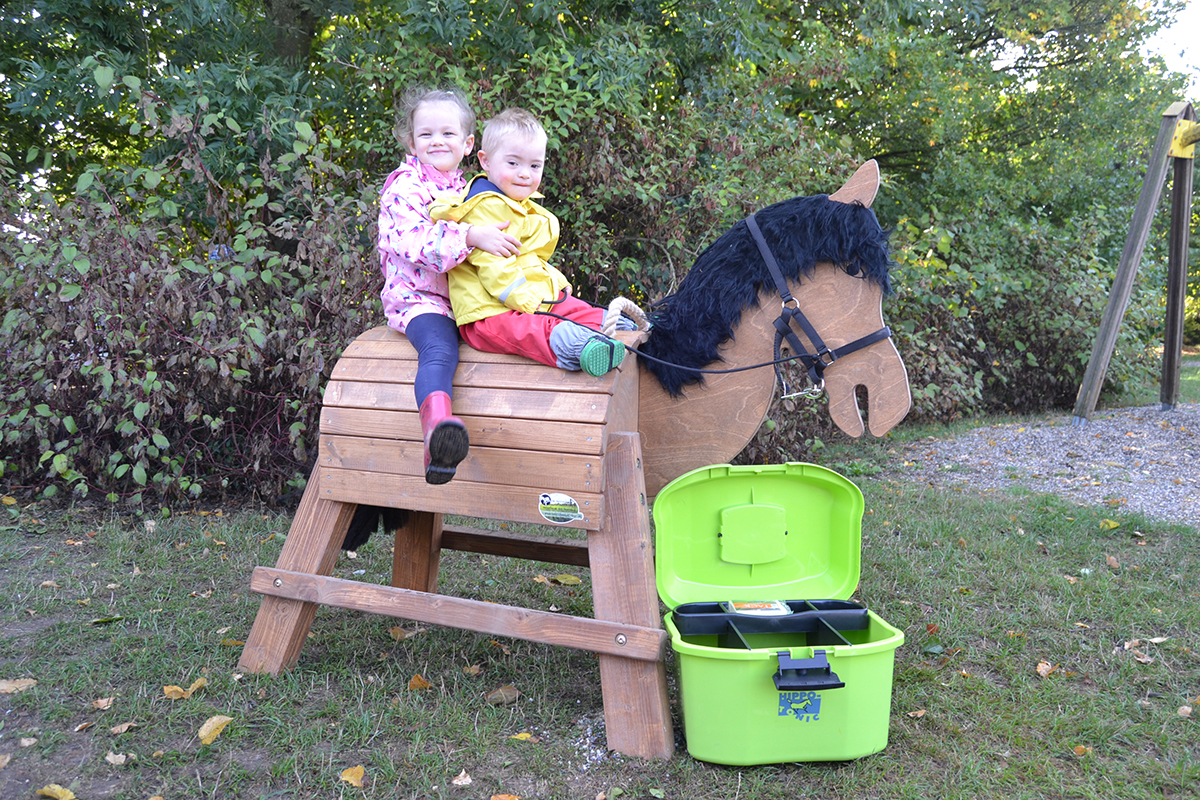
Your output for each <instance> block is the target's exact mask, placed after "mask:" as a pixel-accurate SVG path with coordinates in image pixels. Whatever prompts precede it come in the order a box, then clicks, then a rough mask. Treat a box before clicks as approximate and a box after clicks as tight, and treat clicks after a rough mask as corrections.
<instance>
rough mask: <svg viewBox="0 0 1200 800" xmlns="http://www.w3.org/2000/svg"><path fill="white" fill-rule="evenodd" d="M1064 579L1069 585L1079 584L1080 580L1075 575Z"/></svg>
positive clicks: (1066, 576) (1065, 576)
mask: <svg viewBox="0 0 1200 800" xmlns="http://www.w3.org/2000/svg"><path fill="white" fill-rule="evenodd" d="M1063 577H1064V578H1066V579H1067V583H1079V578H1076V577H1075V576H1074V575H1063Z"/></svg>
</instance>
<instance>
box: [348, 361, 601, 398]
mask: <svg viewBox="0 0 1200 800" xmlns="http://www.w3.org/2000/svg"><path fill="white" fill-rule="evenodd" d="M416 374H417V362H416V361H389V360H384V359H378V358H343V359H342V360H340V361H338V362H337V365H336V366H335V367H334V370H333V375H332V378H333V379H335V380H339V381H367V382H373V383H402V384H405V385H407V386H410V387H411V386H412V383H413V380H414V379H415V378H416ZM587 378H588V379H587V380H580V376H579V373H574V372H567V371H566V370H561V369H552V368H550V367H547V366H544V365H542V364H535V363H533V362H532V361H530V362H526V363H523V364H479V363H460V364H459V365H458V371H457V372H455V373H454V385H455V386H464V387H466V386H470V387H475V388H483V389H489V388H490V389H527V390H535V391H539V392H583V393H587V394H606V393H608V392H609V390H610V389H611V382H610V381H601V380H600V379H598V378H592V377H591V376H587Z"/></svg>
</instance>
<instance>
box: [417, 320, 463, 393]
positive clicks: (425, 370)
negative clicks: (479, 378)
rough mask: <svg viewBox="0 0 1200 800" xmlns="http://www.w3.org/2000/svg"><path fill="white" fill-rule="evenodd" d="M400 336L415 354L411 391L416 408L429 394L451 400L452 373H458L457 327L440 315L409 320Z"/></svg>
mask: <svg viewBox="0 0 1200 800" xmlns="http://www.w3.org/2000/svg"><path fill="white" fill-rule="evenodd" d="M404 335H405V336H407V337H408V340H409V341H410V342H412V346H413V347H415V348H416V350H417V377H416V380H415V381H413V390H414V391H415V392H416V395H417V407H418V408H420V407H421V404H422V403H424V402H425V398H426V397H428V396H429V395H430V394H432V393H433V392H445V393H446V394H448V395H450V397H454V386H453V381H454V371H455V370H456V369H458V325H456V324H455V322H454V320H452V319H450V318H449V317H444V316H442V315H441V314H421V315H419V316H416V317H413V318H412V320H410V321H409V323H408V325H407V326H406V327H405V329H404Z"/></svg>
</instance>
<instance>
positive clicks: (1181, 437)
mask: <svg viewBox="0 0 1200 800" xmlns="http://www.w3.org/2000/svg"><path fill="white" fill-rule="evenodd" d="M1160 408H1161V407H1160V405H1159V404H1158V403H1155V404H1154V405H1152V406H1139V407H1133V408H1119V409H1112V410H1107V411H1099V412H1096V413H1095V414H1093V415H1092V419H1091V420H1089V421H1088V423H1087V424H1086V425H1081V426H1072V425H1071V415H1070V414H1069V413H1068V414H1065V415H1063V416H1061V417H1053V418H1049V419H1047V420H1044V421H1039V422H1032V423H1030V422H1024V423H1008V424H1003V425H992V426H988V427H982V428H977V429H975V430H972V431H970V432H968V433H965V434H961V435H958V436H955V437H954V438H947V439H942V438H934V437H930V438H926V439H921V440H919V441H915V442H911V443H909V444H907V445H905V446H903V448H902V449H901V452H900V458H901V460H900V461H898V462H897V463H896V465H895V466H894V467H893V468H892V470H890V472H891V475H892V476H894V477H902V478H905V479H909V480H919V481H926V482H928V483H929V484H930V485H933V486H943V487H947V488H956V487H957V488H961V489H967V490H971V491H977V492H991V491H1003V490H1005V489H1007V488H1009V487H1011V486H1014V485H1019V486H1024V487H1028V488H1029V489H1032V490H1034V491H1038V492H1046V493H1052V494H1057V495H1061V496H1062V497H1065V498H1067V499H1069V500H1072V501H1074V502H1076V503H1079V504H1084V505H1096V504H1104V503H1107V504H1110V505H1112V506H1114V507H1121V508H1125V509H1129V510H1136V511H1140V512H1142V513H1144V514H1146V515H1148V516H1152V517H1158V518H1161V519H1167V520H1171V521H1175V522H1183V523H1186V524H1188V525H1191V526H1192V527H1193V528H1196V529H1197V530H1200V404H1195V403H1189V404H1180V405H1178V406H1176V407H1175V408H1174V409H1171V410H1168V411H1162V410H1160Z"/></svg>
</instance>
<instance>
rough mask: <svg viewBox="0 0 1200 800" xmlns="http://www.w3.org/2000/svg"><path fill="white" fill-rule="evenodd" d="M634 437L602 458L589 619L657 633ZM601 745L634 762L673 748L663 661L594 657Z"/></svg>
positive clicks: (616, 438) (612, 443)
mask: <svg viewBox="0 0 1200 800" xmlns="http://www.w3.org/2000/svg"><path fill="white" fill-rule="evenodd" d="M641 458H642V448H641V437H639V436H638V435H637V434H636V433H619V434H618V433H614V434H611V435H610V436H609V439H608V453H607V454H606V456H605V465H606V466H605V469H606V472H607V474H606V476H605V484H606V488H605V495H604V520H603V524H602V526H601V528H600V530H598V531H593V532H592V533H590V534H588V558H589V560H590V562H591V570H592V595H593V601H594V604H595V613H596V619H603V620H608V621H612V622H626V623H632V624H634V625H644V626H647V627H651V628H661V627H662V620H661V619H660V618H659V614H658V594H657V591H656V589H655V585H654V543H653V541H652V539H651V534H650V516H649V513H648V511H647V508H646V502H647V500H646V483H645V479H644V478H643V476H642V471H641ZM600 687H601V691H602V692H603V693H604V721H605V728H606V729H607V731H608V748H609V749H610V750H616V751H617V752H619V753H624V754H625V755H630V756H635V757H638V758H670V757H671V754H672V753H673V752H674V750H675V737H674V734H673V733H672V730H671V711H670V707H669V705H668V702H667V680H666V668H665V663H664V661H663V660H662V659H661V658H660V659H659V660H658V661H657V662H653V661H637V660H634V659H631V658H621V657H619V656H608V655H601V656H600Z"/></svg>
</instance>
